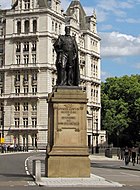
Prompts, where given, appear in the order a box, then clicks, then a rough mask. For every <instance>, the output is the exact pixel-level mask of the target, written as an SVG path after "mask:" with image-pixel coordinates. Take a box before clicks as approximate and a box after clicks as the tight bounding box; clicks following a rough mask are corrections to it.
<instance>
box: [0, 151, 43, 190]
mask: <svg viewBox="0 0 140 190" xmlns="http://www.w3.org/2000/svg"><path fill="white" fill-rule="evenodd" d="M30 155H32V153H31V154H30V153H18V154H1V155H0V190H11V189H14V190H19V189H20V190H26V189H30V190H32V189H34V190H38V189H40V188H39V187H38V186H36V184H35V182H34V181H33V179H32V177H31V176H29V175H27V174H26V171H25V160H26V158H27V157H29V156H30Z"/></svg>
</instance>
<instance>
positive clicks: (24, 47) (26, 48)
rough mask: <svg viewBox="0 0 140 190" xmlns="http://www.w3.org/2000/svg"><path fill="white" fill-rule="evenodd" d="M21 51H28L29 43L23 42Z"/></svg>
mask: <svg viewBox="0 0 140 190" xmlns="http://www.w3.org/2000/svg"><path fill="white" fill-rule="evenodd" d="M23 51H29V42H24V44H23Z"/></svg>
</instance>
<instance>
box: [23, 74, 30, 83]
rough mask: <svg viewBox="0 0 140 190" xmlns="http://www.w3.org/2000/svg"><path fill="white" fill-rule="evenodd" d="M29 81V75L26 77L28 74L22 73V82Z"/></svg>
mask: <svg viewBox="0 0 140 190" xmlns="http://www.w3.org/2000/svg"><path fill="white" fill-rule="evenodd" d="M28 80H29V75H28V72H24V74H23V81H24V82H25V81H28Z"/></svg>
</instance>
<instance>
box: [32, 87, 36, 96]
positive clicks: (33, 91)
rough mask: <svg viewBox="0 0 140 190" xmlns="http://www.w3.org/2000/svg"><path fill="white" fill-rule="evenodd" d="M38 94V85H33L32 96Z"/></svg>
mask: <svg viewBox="0 0 140 190" xmlns="http://www.w3.org/2000/svg"><path fill="white" fill-rule="evenodd" d="M36 93H37V85H32V94H34V95H35V94H36Z"/></svg>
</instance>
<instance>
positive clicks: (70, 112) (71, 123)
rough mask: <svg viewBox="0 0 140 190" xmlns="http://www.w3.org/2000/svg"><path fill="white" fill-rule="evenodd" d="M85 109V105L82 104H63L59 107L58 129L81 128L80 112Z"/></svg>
mask: <svg viewBox="0 0 140 190" xmlns="http://www.w3.org/2000/svg"><path fill="white" fill-rule="evenodd" d="M82 110H83V107H82V106H81V105H80V106H79V105H75V104H74V105H73V104H66V105H65V104H62V105H59V106H58V107H57V116H58V120H57V121H58V123H57V126H58V130H62V129H75V130H78V129H79V125H80V120H79V116H80V112H81V111H82Z"/></svg>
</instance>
